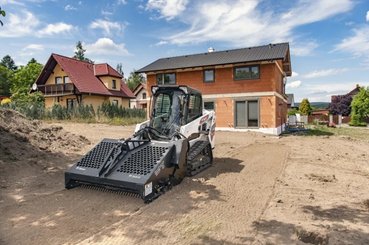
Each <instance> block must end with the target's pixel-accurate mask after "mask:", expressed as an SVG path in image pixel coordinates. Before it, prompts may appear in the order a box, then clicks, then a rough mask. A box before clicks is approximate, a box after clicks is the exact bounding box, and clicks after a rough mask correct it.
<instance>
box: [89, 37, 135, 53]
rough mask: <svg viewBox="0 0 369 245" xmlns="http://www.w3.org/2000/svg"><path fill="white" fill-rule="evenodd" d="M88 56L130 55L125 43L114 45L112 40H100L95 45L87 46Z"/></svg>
mask: <svg viewBox="0 0 369 245" xmlns="http://www.w3.org/2000/svg"><path fill="white" fill-rule="evenodd" d="M84 47H85V48H86V54H92V55H116V56H127V55H130V53H129V52H128V50H127V49H126V47H125V45H124V43H120V44H117V43H114V41H113V40H111V39H110V38H99V39H98V40H97V41H96V42H95V43H91V44H85V45H84Z"/></svg>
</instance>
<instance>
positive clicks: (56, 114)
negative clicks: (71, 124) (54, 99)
mask: <svg viewBox="0 0 369 245" xmlns="http://www.w3.org/2000/svg"><path fill="white" fill-rule="evenodd" d="M1 107H3V108H8V109H13V110H16V111H19V112H21V113H22V114H24V115H25V116H26V117H28V118H31V119H45V120H70V121H83V122H107V123H110V122H112V123H114V124H124V125H128V124H134V123H138V122H141V121H144V120H145V119H146V111H145V110H142V109H130V108H124V107H122V106H117V105H113V104H111V103H104V104H103V105H101V106H100V107H98V109H97V111H96V112H95V110H94V108H93V106H92V105H78V106H75V107H73V108H67V107H63V106H61V105H59V104H55V105H54V106H53V107H51V108H49V109H45V105H44V102H43V101H36V102H29V103H21V104H20V103H13V102H12V103H7V104H4V105H1Z"/></svg>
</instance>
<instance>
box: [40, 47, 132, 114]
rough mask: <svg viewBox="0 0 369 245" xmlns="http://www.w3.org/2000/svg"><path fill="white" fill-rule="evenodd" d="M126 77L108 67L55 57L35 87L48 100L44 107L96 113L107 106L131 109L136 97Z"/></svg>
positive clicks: (45, 67)
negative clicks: (90, 109)
mask: <svg viewBox="0 0 369 245" xmlns="http://www.w3.org/2000/svg"><path fill="white" fill-rule="evenodd" d="M122 79H123V77H122V76H121V75H120V74H119V73H118V72H117V71H116V70H115V69H113V68H112V67H111V66H110V65H109V64H106V63H103V64H91V63H88V62H84V61H80V60H76V59H73V58H69V57H65V56H62V55H58V54H52V55H51V56H50V58H49V60H48V61H47V63H46V65H45V66H44V68H43V69H42V71H41V73H40V75H39V77H38V78H37V81H36V84H37V89H38V90H39V91H41V92H42V93H43V95H44V97H45V107H46V108H48V107H52V106H53V105H54V104H56V103H57V104H60V105H62V106H65V107H68V108H73V107H74V106H76V105H79V104H83V105H92V106H93V107H94V109H95V110H96V109H97V107H98V106H99V105H101V104H103V103H104V102H110V103H113V104H116V105H118V106H123V107H128V108H129V102H130V99H131V98H134V97H135V96H134V95H133V93H132V92H131V90H130V89H129V88H128V87H127V85H126V84H125V83H124V82H123V80H122Z"/></svg>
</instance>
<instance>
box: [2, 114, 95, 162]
mask: <svg viewBox="0 0 369 245" xmlns="http://www.w3.org/2000/svg"><path fill="white" fill-rule="evenodd" d="M0 135H1V138H0V152H1V153H2V154H0V155H2V156H7V157H8V158H14V157H16V156H17V155H26V156H27V152H25V151H27V148H29V147H30V146H31V147H34V148H35V149H37V150H42V151H53V152H59V151H60V152H76V151H79V149H80V148H81V147H83V146H85V145H87V144H90V141H89V140H88V139H87V138H85V137H83V136H77V135H74V134H71V133H69V132H67V131H65V130H64V129H63V128H62V127H60V126H48V125H46V124H44V123H42V122H40V121H37V120H29V119H27V118H26V117H25V116H23V115H22V114H20V113H19V112H17V111H13V110H8V109H0ZM14 160H15V159H14Z"/></svg>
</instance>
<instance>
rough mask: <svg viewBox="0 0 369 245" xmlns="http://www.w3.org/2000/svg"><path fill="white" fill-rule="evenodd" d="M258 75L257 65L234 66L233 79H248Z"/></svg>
mask: <svg viewBox="0 0 369 245" xmlns="http://www.w3.org/2000/svg"><path fill="white" fill-rule="evenodd" d="M259 77H260V72H259V66H242V67H235V68H234V80H250V79H258V78H259Z"/></svg>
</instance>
